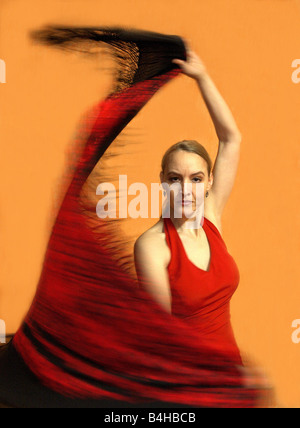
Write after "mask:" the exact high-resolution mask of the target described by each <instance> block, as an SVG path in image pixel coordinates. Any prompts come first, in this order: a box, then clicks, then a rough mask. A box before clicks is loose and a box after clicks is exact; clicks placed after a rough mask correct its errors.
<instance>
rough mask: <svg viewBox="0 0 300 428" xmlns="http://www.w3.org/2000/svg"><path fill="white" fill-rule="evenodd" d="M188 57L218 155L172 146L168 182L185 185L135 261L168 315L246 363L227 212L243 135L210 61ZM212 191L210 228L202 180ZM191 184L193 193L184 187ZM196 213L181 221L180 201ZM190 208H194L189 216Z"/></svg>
mask: <svg viewBox="0 0 300 428" xmlns="http://www.w3.org/2000/svg"><path fill="white" fill-rule="evenodd" d="M186 48H187V60H186V61H182V60H179V59H174V60H173V63H175V64H178V65H179V66H180V68H181V69H182V71H183V73H184V74H185V75H187V76H189V77H191V78H193V79H194V80H195V81H196V82H197V84H198V86H199V88H200V91H201V93H202V95H203V98H204V100H205V102H206V105H207V108H208V111H209V113H210V115H211V118H212V120H213V123H214V126H215V129H216V133H217V136H218V139H219V151H218V156H217V159H216V162H215V165H214V168H213V170H212V161H211V158H210V156H209V154H208V152H207V150H206V149H205V147H203V146H202V145H201V144H199V143H198V142H196V141H182V142H180V143H178V144H175V145H174V146H172V147H171V148H170V149H169V150H168V151H167V153H166V154H165V156H164V158H163V161H162V172H161V176H160V179H161V182H162V183H167V184H168V185H169V186H171V185H172V184H174V183H178V184H180V187H181V189H182V190H181V192H177V193H178V194H179V195H178V199H176V196H175V192H174V191H171V192H170V200H169V201H168V202H169V203H168V206H170V208H171V210H170V213H171V215H170V217H165V218H163V217H161V219H160V221H159V222H158V223H157V224H155V225H154V226H153V227H152V228H151V229H149V230H148V231H146V232H145V233H144V234H143V235H142V236H141V237H140V238H139V239H138V240H137V242H136V245H135V262H136V269H137V272H138V275H139V277H140V278H142V280H143V282H144V283H145V284H147V286H146V288H147V290H148V291H149V292H150V293H151V294H152V295H153V298H155V299H156V300H157V302H158V303H159V304H160V305H161V306H162V307H163V308H164V309H165V310H166V311H168V312H169V313H172V314H173V315H176V316H178V317H180V318H182V319H184V320H185V321H187V322H189V323H190V324H191V325H192V326H193V327H194V328H196V329H197V330H198V331H199V333H200V334H201V335H202V336H204V337H205V339H206V340H208V339H209V340H211V341H212V343H214V342H215V343H220V344H222V346H223V347H224V348H226V347H227V348H229V347H231V348H232V349H233V350H235V353H236V361H237V362H238V363H239V364H241V365H242V360H241V357H240V354H239V350H238V348H237V344H236V342H235V339H234V335H233V331H232V327H231V322H230V300H231V297H232V295H233V294H234V292H235V290H236V289H237V287H238V284H239V279H240V277H239V271H238V268H237V266H236V263H235V261H234V260H233V258H232V257H231V256H230V254H229V253H228V251H227V247H226V244H225V242H224V240H223V238H222V213H223V211H224V208H225V206H226V203H227V201H228V198H229V196H230V194H231V191H232V188H233V185H234V181H235V177H236V173H237V168H238V163H239V159H240V147H241V134H240V132H239V130H238V127H237V125H236V123H235V120H234V118H233V117H232V114H231V112H230V110H229V108H228V106H227V105H226V103H225V101H224V99H223V98H222V96H221V95H220V93H219V92H218V90H217V88H216V86H215V85H214V83H213V81H212V79H211V78H210V76H209V74H208V72H207V70H206V67H205V66H204V64H203V62H202V61H201V60H200V58H199V57H198V56H197V54H196V53H195V52H193V51H192V50H191V49H190V48H189V47H188V46H186ZM198 183H202V185H203V187H204V194H205V196H206V197H205V199H204V201H205V204H204V219H203V220H204V223H203V221H202V223H203V227H202V226H200V227H198V228H195V227H193V228H187V227H186V224H187V222H190V221H195V216H196V213H197V210H196V208H197V207H196V197H197V190H196V187H197V184H198ZM187 184H189V185H190V186H191V187H190V189H191V190H190V191H188V190H184V187H185V186H186V185H187ZM177 200H179V204H180V205H182V207H184V208H185V209H186V208H188V209H190V210H192V211H194V216H192V218H191V216H190V215H187V216H186V215H185V211H184V210H183V215H182V216H181V218H180V217H179V218H175V216H174V212H175V201H177ZM188 212H189V211H187V213H188Z"/></svg>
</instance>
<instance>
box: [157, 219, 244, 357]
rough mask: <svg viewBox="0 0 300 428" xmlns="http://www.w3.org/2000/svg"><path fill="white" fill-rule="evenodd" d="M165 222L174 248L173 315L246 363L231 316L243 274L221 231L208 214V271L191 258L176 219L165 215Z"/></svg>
mask: <svg viewBox="0 0 300 428" xmlns="http://www.w3.org/2000/svg"><path fill="white" fill-rule="evenodd" d="M164 225H165V235H166V241H167V244H168V246H169V248H170V250H171V260H170V263H169V265H168V273H169V279H170V286H171V292H172V314H173V315H174V316H176V317H179V318H181V319H182V320H184V321H186V322H187V323H189V324H190V325H191V326H192V327H193V328H195V329H196V330H197V331H198V332H200V333H201V337H203V340H205V342H206V343H211V344H212V345H214V346H219V347H221V348H222V349H224V351H228V352H230V354H232V356H233V360H234V362H235V363H237V364H239V365H243V362H242V359H241V355H240V352H239V349H238V346H237V343H236V340H235V337H234V334H233V330H232V326H231V317H230V301H231V298H232V296H233V294H234V293H235V291H236V289H237V288H238V285H239V282H240V273H239V270H238V267H237V265H236V263H235V261H234V259H233V257H232V256H231V255H230V254H229V252H228V250H227V246H226V244H225V242H224V240H223V238H222V236H221V234H220V232H219V230H218V229H217V227H216V226H215V225H214V224H213V223H212V222H211V221H210V220H208V219H207V218H206V217H204V220H203V226H202V227H203V229H204V232H205V234H206V237H207V239H208V241H209V245H210V250H211V260H210V266H209V269H208V271H206V270H203V269H200V268H198V267H197V266H196V265H195V264H194V263H193V262H192V261H191V260H190V259H189V258H188V256H187V253H186V251H185V248H184V245H183V243H182V240H181V238H180V236H179V233H178V231H177V229H176V227H175V226H174V224H173V222H172V220H171V219H170V218H165V219H164Z"/></svg>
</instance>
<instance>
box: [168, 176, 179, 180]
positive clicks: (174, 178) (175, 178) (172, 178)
mask: <svg viewBox="0 0 300 428" xmlns="http://www.w3.org/2000/svg"><path fill="white" fill-rule="evenodd" d="M173 180H179V178H178V177H171V178H170V181H173Z"/></svg>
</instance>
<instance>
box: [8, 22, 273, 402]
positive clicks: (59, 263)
mask: <svg viewBox="0 0 300 428" xmlns="http://www.w3.org/2000/svg"><path fill="white" fill-rule="evenodd" d="M32 37H33V39H34V40H35V42H38V43H40V44H43V45H46V46H52V47H56V48H60V49H63V50H65V51H68V50H71V51H74V50H75V51H76V50H77V51H84V52H88V51H89V49H90V48H94V47H95V44H96V45H97V46H98V45H105V46H108V47H109V48H110V49H111V52H112V54H113V55H114V57H115V59H116V73H115V84H114V87H113V89H112V91H111V93H110V94H109V95H108V96H107V97H106V99H104V100H102V101H101V102H99V104H98V105H96V106H95V107H94V108H93V109H92V110H91V111H90V112H89V114H88V115H87V118H86V121H85V123H84V124H83V131H82V135H81V138H79V139H78V144H77V145H76V146H75V147H74V148H73V150H74V151H75V153H72V155H74V156H72V158H73V159H77V160H76V166H75V168H74V169H72V168H68V172H67V173H68V174H71V176H70V177H69V178H70V185H69V187H68V190H67V192H66V194H65V197H64V199H63V202H62V204H61V208H60V211H59V213H58V215H57V218H56V221H55V224H54V227H53V230H52V233H51V236H50V240H49V243H48V247H47V252H46V255H45V259H44V263H43V268H42V273H41V277H40V280H39V283H38V287H37V291H36V295H35V297H34V300H33V302H32V305H31V307H30V309H29V312H28V314H27V316H26V317H25V319H24V321H23V323H22V325H21V327H20V328H19V330H18V331H17V333H16V334H15V336H14V337H13V340H12V341H11V342H10V343H9V344H8V345H6V346H5V347H3V348H1V349H0V402H1V403H3V404H4V405H6V406H7V407H17V408H20V407H21V408H28V407H34V408H52V407H58V408H78V407H80V408H87V407H93V408H95V407H99V408H108V407H111V408H118V407H162V408H163V407H175V408H177V407H235V408H238V407H239V408H240V407H250V408H253V407H258V406H261V405H262V403H264V402H265V400H266V399H268V397H269V395H270V390H269V389H268V387H266V385H265V383H264V381H263V380H262V378H261V376H258V375H257V374H256V373H255V371H254V370H253V369H252V368H249V367H247V368H246V367H245V366H243V364H242V361H241V358H240V355H239V352H238V349H237V347H236V345H235V342H234V337H233V334H232V331H231V327H230V322H229V301H230V297H231V295H232V293H233V291H234V289H235V287H236V286H237V283H238V270H237V267H236V265H235V263H234V261H233V259H232V258H231V256H230V255H229V254H228V253H227V251H226V246H225V243H224V242H223V240H222V238H221V214H222V210H223V208H224V206H225V203H226V201H227V199H228V197H229V193H230V190H231V187H232V185H233V181H234V177H235V173H236V168H237V164H238V156H239V148H240V134H239V132H238V130H237V128H236V125H235V123H234V121H233V119H232V117H231V115H230V113H229V110H228V108H227V107H226V105H225V103H224V101H223V100H222V98H221V97H220V95H219V94H218V92H217V91H216V89H215V88H214V85H213V84H212V82H211V80H210V79H209V77H208V75H207V73H206V72H205V69H204V67H203V65H202V63H201V61H200V60H199V59H198V58H197V57H196V55H195V54H193V53H192V52H190V51H188V52H187V50H186V47H185V44H184V42H183V40H182V39H181V38H180V37H178V36H173V35H171V36H170V35H164V34H158V33H153V32H146V31H140V30H127V29H121V28H81V27H57V26H55V27H52V26H51V27H46V28H43V29H41V30H38V31H36V32H34V33H33V34H32ZM174 60H175V61H174ZM182 71H183V72H185V73H186V74H188V75H190V76H192V77H194V78H197V80H198V82H199V85H200V89H201V90H202V93H203V95H204V97H205V100H206V102H207V105H208V108H209V109H210V112H211V114H212V117H213V120H214V123H215V125H216V129H217V133H218V136H219V139H220V141H221V143H220V151H219V155H218V159H217V162H216V166H215V169H214V182H213V180H212V175H211V164H210V162H209V158H208V157H207V155H206V154H205V152H204V151H202V149H201V151H200V146H199V145H196V144H194V143H184V144H182V145H180V146H178V147H176V150H174V151H173V149H172V153H168V154H167V156H166V157H165V159H164V162H163V172H162V180H167V181H168V180H173V177H175V176H176V179H178V180H179V182H180V183H183V182H189V181H190V180H193V182H194V179H196V177H197V178H198V177H200V176H201V179H202V180H203V182H204V185H205V190H207V191H208V192H209V196H208V198H207V202H206V207H205V222H204V226H203V230H202V229H200V228H199V229H196V230H194V231H192V232H189V233H187V232H186V231H184V230H183V223H181V222H179V221H178V220H175V219H172V218H170V219H168V220H166V221H165V224H164V226H165V232H164V233H162V228H161V226H156V228H154V229H153V230H152V231H151V232H148V233H147V234H146V237H144V238H143V239H140V240H139V241H138V243H137V245H136V256H137V257H136V260H137V265H138V269H141V277H140V281H139V280H138V278H136V276H135V275H132V274H131V273H130V269H128V268H129V267H130V265H129V262H128V257H127V256H126V254H125V253H124V245H123V244H124V242H125V241H126V239H125V238H124V237H122V236H121V232H120V227H119V224H118V222H119V221H122V220H121V219H117V221H104V220H100V219H99V218H98V217H97V214H96V206H95V207H92V208H91V206H92V205H93V204H92V203H91V204H89V205H88V204H87V205H85V204H84V203H83V200H82V189H83V188H84V186H85V184H86V183H87V182H88V178H89V177H90V175H91V174H92V172H93V170H94V169H95V168H96V166H97V165H98V164H99V160H100V159H101V157H102V156H103V155H104V153H105V152H106V150H107V149H108V148H109V146H110V145H111V144H112V143H113V142H114V140H115V139H116V138H117V137H118V136H119V134H120V133H121V132H122V131H123V129H124V128H125V127H126V126H127V124H128V123H129V122H130V121H131V120H132V119H133V118H134V117H135V116H136V115H137V114H138V113H139V112H140V111H141V109H142V107H143V106H144V105H146V103H147V102H149V101H150V99H151V98H152V96H154V95H155V93H156V92H157V91H158V90H160V89H161V88H163V86H164V85H165V84H167V83H168V82H171V81H172V80H173V79H174V78H176V77H177V76H178V75H180V74H181V73H182ZM83 141H84V143H83ZM191 149H193V150H191ZM195 151H196V153H195ZM119 155H120V156H121V155H122V153H121V152H120V153H119ZM199 155H200V156H199ZM171 169H172V170H173V171H171ZM200 171H201V173H200ZM171 172H172V176H170V175H169V173H171ZM196 172H197V175H196V176H195V177H193V178H192V174H194V173H196ZM103 181H104V182H106V181H107V180H105V177H103ZM95 191H96V189H95V188H92V189H91V193H90V195H94V194H95ZM192 198H193V192H192V194H191V195H189V199H190V200H192ZM87 207H88V208H87ZM150 235H152V236H153V238H152V236H151V237H150ZM162 238H165V239H166V240H167V243H168V245H169V250H168V251H169V252H168V251H167V247H166V244H165V243H164V240H163V239H162ZM153 242H156V243H157V244H158V245H157V251H159V254H160V257H159V259H161V263H159V262H158V261H157V258H155V257H154V256H153ZM171 256H172V260H171V261H170V264H169V265H168V263H169V259H171ZM148 262H149V263H150V265H151V266H152V268H153V269H152V268H151V269H149V268H146V266H149V265H148ZM167 265H168V266H167ZM167 267H168V272H167ZM176 269H179V270H177V271H176ZM206 271H207V272H206ZM217 273H218V274H217ZM144 277H145V279H144ZM187 278H188V280H187ZM148 279H150V280H151V288H147V287H146V280H147V282H148ZM169 279H170V285H168V280H169ZM144 281H145V282H144ZM139 282H140V283H139ZM140 285H141V286H140ZM171 286H172V294H173V295H172V308H171V300H170V294H171ZM184 287H185V288H184ZM171 309H172V311H173V313H170V312H171ZM174 314H175V315H176V316H174Z"/></svg>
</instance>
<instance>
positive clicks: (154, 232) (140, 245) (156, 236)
mask: <svg viewBox="0 0 300 428" xmlns="http://www.w3.org/2000/svg"><path fill="white" fill-rule="evenodd" d="M165 237H166V235H165V232H164V223H163V220H162V219H160V220H159V221H158V222H157V223H156V224H154V225H153V226H152V227H151V228H150V229H148V230H146V231H145V232H144V233H143V234H142V235H140V236H139V237H138V239H137V240H136V242H135V251H143V250H146V251H147V253H148V254H149V255H151V254H155V255H156V256H158V255H159V256H160V257H161V256H163V255H165V256H166V257H168V255H169V251H170V250H169V247H168V245H167V242H166V239H165Z"/></svg>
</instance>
